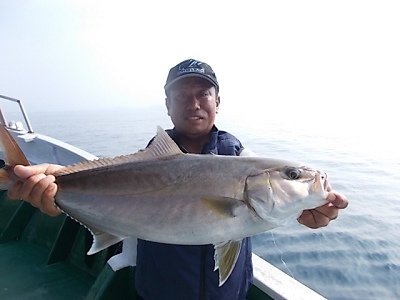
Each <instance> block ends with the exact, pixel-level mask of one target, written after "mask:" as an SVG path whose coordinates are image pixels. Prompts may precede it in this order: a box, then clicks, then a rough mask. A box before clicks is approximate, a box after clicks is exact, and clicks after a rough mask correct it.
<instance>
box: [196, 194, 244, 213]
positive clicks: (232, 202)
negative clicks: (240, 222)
mask: <svg viewBox="0 0 400 300" xmlns="http://www.w3.org/2000/svg"><path fill="white" fill-rule="evenodd" d="M201 201H202V202H203V203H204V204H205V205H206V206H207V208H208V209H210V210H211V211H212V212H214V213H216V214H218V215H220V216H221V217H230V218H232V217H235V216H236V215H237V209H238V208H239V207H240V206H241V205H243V206H244V202H242V201H240V200H237V199H233V198H228V197H208V198H201Z"/></svg>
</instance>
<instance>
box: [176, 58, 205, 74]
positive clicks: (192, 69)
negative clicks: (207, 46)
mask: <svg viewBox="0 0 400 300" xmlns="http://www.w3.org/2000/svg"><path fill="white" fill-rule="evenodd" d="M202 64H203V63H202V62H200V61H197V60H193V61H191V62H190V64H189V65H187V66H185V64H182V65H180V66H179V70H178V74H177V75H178V76H180V75H182V74H185V73H204V68H202V67H201V65H202Z"/></svg>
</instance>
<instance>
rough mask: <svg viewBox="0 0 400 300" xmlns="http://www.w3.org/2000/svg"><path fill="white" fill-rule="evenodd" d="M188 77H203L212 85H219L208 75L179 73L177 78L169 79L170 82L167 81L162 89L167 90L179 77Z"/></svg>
mask: <svg viewBox="0 0 400 300" xmlns="http://www.w3.org/2000/svg"><path fill="white" fill-rule="evenodd" d="M188 77H199V78H203V79H205V80H207V81H208V82H210V83H212V85H213V86H215V87H216V88H218V87H219V85H218V83H217V82H215V81H214V80H212V79H211V78H210V77H208V76H206V75H203V74H199V73H187V74H185V75H181V76H179V77H178V78H175V79H174V80H171V81H170V82H168V83H167V84H166V85H165V86H164V90H165V91H167V90H169V89H170V87H171V86H172V85H173V84H174V83H176V82H178V81H179V80H181V79H184V78H188Z"/></svg>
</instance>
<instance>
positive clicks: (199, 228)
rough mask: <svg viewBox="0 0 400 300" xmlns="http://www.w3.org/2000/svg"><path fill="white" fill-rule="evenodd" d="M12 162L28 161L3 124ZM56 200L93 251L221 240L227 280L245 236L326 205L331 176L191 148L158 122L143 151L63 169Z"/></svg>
mask: <svg viewBox="0 0 400 300" xmlns="http://www.w3.org/2000/svg"><path fill="white" fill-rule="evenodd" d="M0 142H1V144H2V148H3V151H4V155H5V162H6V164H5V167H4V168H3V169H2V170H0V187H3V188H6V187H7V186H8V185H9V184H10V179H9V176H11V175H12V167H13V166H15V165H16V164H25V165H26V164H28V163H27V160H26V158H25V157H24V155H23V153H22V151H21V150H20V148H19V147H18V145H17V144H16V142H15V141H14V140H13V138H12V137H11V135H10V134H9V133H8V131H7V130H6V129H5V128H4V127H2V128H1V129H0ZM55 176H56V183H57V185H58V191H57V194H56V197H55V202H56V205H57V206H58V207H60V209H61V210H62V211H63V212H64V213H66V214H67V215H68V216H70V217H72V218H73V219H75V220H77V221H79V222H80V223H81V224H83V225H84V226H86V227H87V228H88V229H89V230H90V231H91V232H92V234H93V237H94V241H93V245H92V247H91V248H90V250H89V252H88V254H93V253H96V252H98V251H100V250H102V249H104V248H106V247H108V246H110V245H112V244H114V243H117V242H119V241H121V240H123V239H125V238H127V237H138V238H141V239H144V240H150V241H155V242H160V243H170V244H171V243H172V244H182V245H202V244H214V245H215V251H216V255H215V268H216V269H219V278H220V285H222V284H223V283H224V282H225V281H226V279H227V278H228V277H229V275H230V274H231V272H232V269H233V267H234V266H235V263H236V260H237V257H238V254H239V252H240V248H241V241H242V239H243V238H244V237H248V236H252V235H255V234H258V233H262V232H265V231H267V230H269V229H272V228H275V227H277V226H279V225H282V224H283V222H284V221H285V220H286V219H288V218H290V217H292V218H294V217H296V216H298V215H299V213H300V212H301V211H303V210H304V209H311V208H314V207H317V206H320V205H323V204H324V203H326V200H325V199H326V196H327V187H328V183H327V178H326V174H325V173H323V172H320V171H317V170H313V169H310V168H308V167H305V166H302V165H300V164H297V163H293V162H288V161H282V160H275V159H268V158H260V157H233V156H219V155H196V154H184V153H183V152H182V151H181V150H180V149H179V147H178V146H177V145H176V144H175V142H174V141H173V140H172V139H171V138H170V137H169V136H168V134H167V133H166V132H165V131H164V130H162V129H161V128H158V132H157V135H156V137H155V139H154V140H153V142H152V143H151V145H150V146H149V147H148V148H146V149H145V150H144V151H140V152H137V153H135V154H131V155H127V156H120V157H116V158H113V159H99V160H95V161H87V162H83V163H79V164H77V165H74V166H68V167H65V168H63V169H61V170H60V171H58V173H57V174H55Z"/></svg>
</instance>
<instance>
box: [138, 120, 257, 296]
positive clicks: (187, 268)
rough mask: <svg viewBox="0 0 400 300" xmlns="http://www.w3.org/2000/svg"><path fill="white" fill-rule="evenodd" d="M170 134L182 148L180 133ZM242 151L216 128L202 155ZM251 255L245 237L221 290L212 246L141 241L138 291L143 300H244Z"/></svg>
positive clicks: (249, 279) (173, 131) (234, 140)
mask: <svg viewBox="0 0 400 300" xmlns="http://www.w3.org/2000/svg"><path fill="white" fill-rule="evenodd" d="M167 132H168V134H169V135H170V136H171V137H172V139H173V140H174V141H175V142H176V143H177V144H178V145H179V135H178V134H177V132H176V131H175V130H167ZM242 149H243V146H242V144H241V143H240V141H239V140H238V139H237V138H235V137H234V136H233V135H231V134H229V133H227V132H224V131H219V130H218V129H217V128H216V127H215V126H214V128H213V130H212V132H211V137H210V140H209V142H208V143H207V144H206V145H205V146H204V148H203V151H202V154H207V153H213V154H219V155H236V156H237V155H239V153H240V151H241V150H242ZM182 150H183V151H185V150H184V149H182ZM251 253H252V248H251V240H250V238H246V239H244V240H243V242H242V248H241V251H240V254H239V257H238V261H237V263H236V265H235V268H234V269H233V272H232V274H231V275H230V276H229V278H228V280H227V281H226V282H225V283H224V284H223V285H222V286H221V287H218V282H219V279H218V271H214V265H215V262H214V246H213V245H200V246H191V245H190V246H187V245H171V244H161V243H155V242H149V241H144V240H140V239H139V240H138V247H137V266H136V275H135V285H136V290H137V292H138V294H139V295H140V296H141V297H143V298H144V299H157V300H158V299H185V300H187V299H207V300H211V299H216V300H223V299H227V300H228V299H229V300H233V299H245V297H246V294H247V290H248V288H249V287H250V284H251V282H252V279H253V267H252V262H251Z"/></svg>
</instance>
